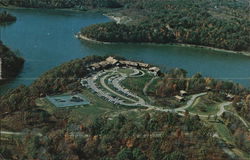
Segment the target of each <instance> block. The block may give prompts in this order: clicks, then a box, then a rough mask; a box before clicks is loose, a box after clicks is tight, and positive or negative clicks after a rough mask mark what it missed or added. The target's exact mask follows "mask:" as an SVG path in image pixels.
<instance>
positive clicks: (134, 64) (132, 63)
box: [120, 61, 138, 66]
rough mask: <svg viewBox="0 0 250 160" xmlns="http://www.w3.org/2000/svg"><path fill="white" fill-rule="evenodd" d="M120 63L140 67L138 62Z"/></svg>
mask: <svg viewBox="0 0 250 160" xmlns="http://www.w3.org/2000/svg"><path fill="white" fill-rule="evenodd" d="M120 63H121V64H126V65H130V66H138V63H137V62H132V61H120Z"/></svg>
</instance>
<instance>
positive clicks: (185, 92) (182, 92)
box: [180, 90, 188, 96]
mask: <svg viewBox="0 0 250 160" xmlns="http://www.w3.org/2000/svg"><path fill="white" fill-rule="evenodd" d="M180 94H181V96H187V94H188V93H187V91H184V90H180Z"/></svg>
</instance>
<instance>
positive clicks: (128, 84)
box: [121, 72, 153, 101]
mask: <svg viewBox="0 0 250 160" xmlns="http://www.w3.org/2000/svg"><path fill="white" fill-rule="evenodd" d="M152 78H153V76H152V75H150V74H149V73H147V72H145V75H144V76H142V77H128V78H126V79H125V80H124V81H122V82H121V85H122V86H124V87H125V88H127V89H128V90H130V91H131V92H132V93H135V94H136V95H137V96H139V97H141V98H143V99H144V100H146V101H148V97H146V96H145V95H144V93H143V88H144V86H145V85H146V84H147V83H148V82H149V81H150V80H151V79H152Z"/></svg>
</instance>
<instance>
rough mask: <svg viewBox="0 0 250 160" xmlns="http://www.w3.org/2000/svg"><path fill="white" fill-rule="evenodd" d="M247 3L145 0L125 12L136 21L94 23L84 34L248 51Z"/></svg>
mask: <svg viewBox="0 0 250 160" xmlns="http://www.w3.org/2000/svg"><path fill="white" fill-rule="evenodd" d="M244 2H245V1H243V0H242V1H237V2H236V1H235V2H233V1H228V2H226V1H222V2H221V1H216V0H214V1H207V0H202V1H193V0H191V1H183V0H170V1H167V0H162V1H143V2H138V3H135V4H134V5H132V4H131V5H130V6H127V7H128V8H129V9H127V10H128V11H126V10H124V11H123V14H125V15H126V14H128V16H131V17H132V19H133V18H134V19H135V20H134V21H137V22H134V23H131V24H116V23H115V22H109V23H105V24H98V25H92V26H89V27H86V28H83V29H82V30H81V34H82V35H83V36H86V37H88V38H92V39H94V40H97V41H105V42H151V43H184V44H192V45H201V46H208V47H214V48H220V49H227V50H234V51H249V50H250V47H249V46H250V21H249V16H245V15H246V14H248V15H249V8H247V6H248V4H247V3H244ZM134 10H135V13H136V14H138V15H140V14H141V17H140V18H136V16H135V15H133V14H132V15H130V14H129V13H127V12H132V11H134ZM230 11H231V15H230ZM242 11H245V13H244V12H242ZM133 16H134V17H133ZM137 17H138V16H137Z"/></svg>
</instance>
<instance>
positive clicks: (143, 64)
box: [138, 62, 149, 68]
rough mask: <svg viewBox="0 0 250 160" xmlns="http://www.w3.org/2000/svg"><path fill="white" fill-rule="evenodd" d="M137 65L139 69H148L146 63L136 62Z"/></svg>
mask: <svg viewBox="0 0 250 160" xmlns="http://www.w3.org/2000/svg"><path fill="white" fill-rule="evenodd" d="M138 65H139V66H140V67H144V68H148V67H149V64H147V63H141V62H138Z"/></svg>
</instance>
